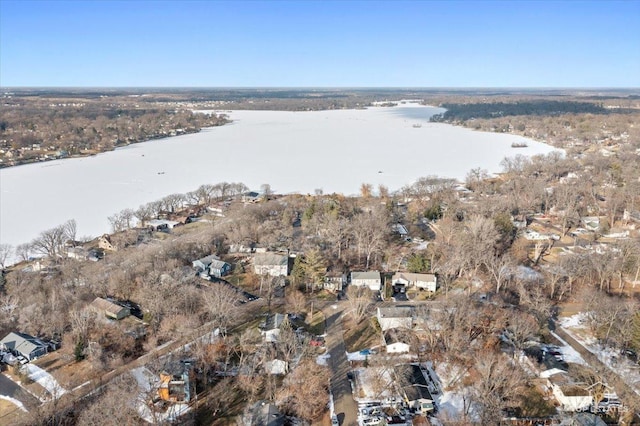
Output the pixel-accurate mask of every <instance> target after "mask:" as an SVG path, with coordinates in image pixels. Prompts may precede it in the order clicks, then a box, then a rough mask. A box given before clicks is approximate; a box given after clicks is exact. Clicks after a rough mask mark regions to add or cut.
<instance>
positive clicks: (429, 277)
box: [392, 272, 436, 282]
mask: <svg viewBox="0 0 640 426" xmlns="http://www.w3.org/2000/svg"><path fill="white" fill-rule="evenodd" d="M400 278H404V279H405V280H407V281H409V282H416V281H422V282H436V276H435V275H434V274H416V273H413V272H396V273H395V274H393V278H392V279H393V281H396V280H397V279H400Z"/></svg>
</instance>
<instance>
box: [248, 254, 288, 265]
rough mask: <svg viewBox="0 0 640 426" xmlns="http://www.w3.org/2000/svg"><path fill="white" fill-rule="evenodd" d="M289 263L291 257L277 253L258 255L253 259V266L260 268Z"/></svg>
mask: <svg viewBox="0 0 640 426" xmlns="http://www.w3.org/2000/svg"><path fill="white" fill-rule="evenodd" d="M288 263H289V257H288V256H287V255H284V254H277V253H256V255H255V256H254V258H253V264H254V265H258V266H276V265H286V264H288Z"/></svg>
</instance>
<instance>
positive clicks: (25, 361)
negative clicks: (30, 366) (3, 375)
mask: <svg viewBox="0 0 640 426" xmlns="http://www.w3.org/2000/svg"><path fill="white" fill-rule="evenodd" d="M16 359H17V360H18V362H19V363H20V365H25V364H26V363H28V362H29V360H28V359H27V358H25V357H24V356H22V355H18V356H17V357H16Z"/></svg>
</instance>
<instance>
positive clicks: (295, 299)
mask: <svg viewBox="0 0 640 426" xmlns="http://www.w3.org/2000/svg"><path fill="white" fill-rule="evenodd" d="M286 301H287V305H288V306H289V308H288V309H289V310H290V311H291V312H295V313H298V314H299V313H301V312H303V311H304V309H305V306H306V305H307V299H306V297H304V294H303V293H302V292H301V291H298V290H292V291H289V292H288V293H287V297H286Z"/></svg>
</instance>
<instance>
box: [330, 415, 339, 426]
mask: <svg viewBox="0 0 640 426" xmlns="http://www.w3.org/2000/svg"><path fill="white" fill-rule="evenodd" d="M339 425H340V422H339V421H338V416H336V415H335V414H334V415H332V416H331V426H339Z"/></svg>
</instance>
